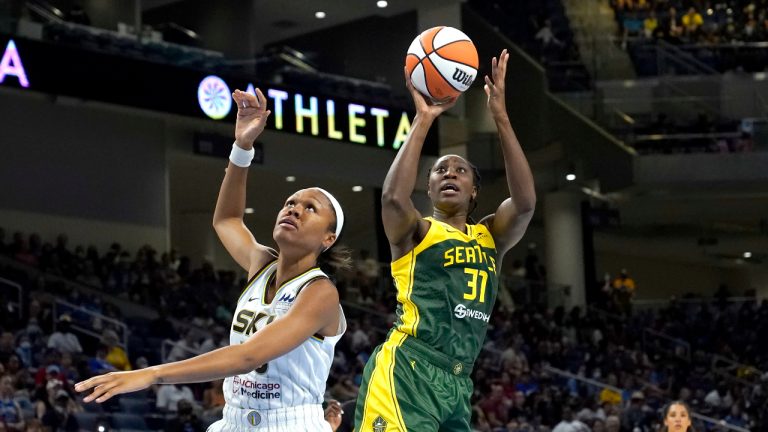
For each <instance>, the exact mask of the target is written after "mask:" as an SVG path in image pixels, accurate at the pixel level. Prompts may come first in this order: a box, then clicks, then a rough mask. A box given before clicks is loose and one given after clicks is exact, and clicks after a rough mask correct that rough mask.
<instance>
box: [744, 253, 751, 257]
mask: <svg viewBox="0 0 768 432" xmlns="http://www.w3.org/2000/svg"><path fill="white" fill-rule="evenodd" d="M744 258H752V252H744Z"/></svg>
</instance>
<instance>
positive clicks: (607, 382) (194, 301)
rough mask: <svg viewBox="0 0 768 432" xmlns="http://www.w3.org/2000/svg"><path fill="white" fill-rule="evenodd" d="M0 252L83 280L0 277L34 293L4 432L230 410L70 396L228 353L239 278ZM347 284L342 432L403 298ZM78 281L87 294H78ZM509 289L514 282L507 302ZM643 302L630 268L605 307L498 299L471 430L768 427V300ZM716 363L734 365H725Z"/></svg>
mask: <svg viewBox="0 0 768 432" xmlns="http://www.w3.org/2000/svg"><path fill="white" fill-rule="evenodd" d="M0 233H2V231H0ZM0 253H2V255H5V256H6V257H10V258H11V259H13V260H14V261H16V262H21V263H24V265H22V266H21V267H22V268H27V267H30V266H31V267H30V268H33V269H36V270H38V271H42V272H43V273H44V274H46V275H49V274H53V275H58V277H60V278H63V279H67V280H71V281H77V282H76V283H75V284H57V283H56V282H55V281H56V280H58V279H57V278H47V279H46V281H42V278H35V277H31V276H29V275H28V274H25V273H24V272H23V271H20V270H19V268H17V267H16V266H10V265H0V276H2V277H4V278H6V279H10V280H15V281H17V282H19V283H21V284H22V285H23V286H24V287H25V290H26V291H25V294H26V295H25V296H26V297H27V298H26V299H25V301H24V304H25V307H24V309H23V310H21V311H16V310H13V308H12V307H11V306H8V307H9V308H10V309H8V313H4V314H3V319H2V322H0V326H2V333H0V415H1V416H2V419H3V421H2V422H0V425H3V426H2V427H4V428H5V430H32V431H34V430H43V429H42V428H47V430H78V429H81V430H93V427H94V425H97V424H104V425H106V426H107V427H110V425H111V427H115V428H120V427H122V428H130V429H137V430H141V429H145V430H204V428H205V426H206V425H207V424H208V423H210V422H212V421H213V420H214V419H216V416H217V415H219V413H220V409H221V407H222V406H223V394H222V393H221V383H220V382H218V383H207V384H198V385H191V386H160V387H157V388H154V389H152V390H151V391H149V392H145V393H142V394H138V395H132V396H131V397H130V398H128V397H121V398H118V399H117V400H115V401H114V402H113V403H111V404H108V405H107V406H104V407H101V406H95V404H85V405H84V404H82V403H80V398H79V397H78V396H77V395H76V394H74V392H73V390H72V385H73V383H75V382H77V381H79V380H81V379H84V378H87V377H90V376H92V375H95V374H99V373H103V372H106V371H112V370H129V369H131V368H142V367H146V366H147V365H148V364H154V363H157V362H159V361H163V360H164V359H165V360H180V359H183V358H188V357H190V356H192V355H194V354H195V353H198V352H205V351H209V350H211V349H213V348H215V347H218V346H222V345H224V344H226V343H227V334H228V332H227V328H228V326H229V322H230V321H231V307H232V304H233V303H234V299H236V298H237V296H238V294H239V285H240V283H242V282H243V281H242V280H238V278H237V276H236V275H235V274H234V273H232V272H217V271H214V269H213V267H212V266H211V265H210V264H203V265H202V266H201V267H200V268H198V269H192V268H190V267H191V266H190V264H189V260H188V259H186V258H184V257H181V256H179V254H178V253H177V252H173V251H172V252H168V253H165V254H160V255H159V256H160V258H159V259H158V258H157V256H158V254H157V253H156V252H155V251H154V250H153V249H152V248H150V247H144V248H142V249H140V250H139V251H137V252H136V253H135V254H131V253H130V252H128V251H125V250H123V249H122V248H121V247H120V246H119V245H117V244H115V245H113V246H112V247H111V248H110V249H109V250H108V251H107V252H106V253H105V254H103V255H101V254H99V253H98V252H97V251H96V249H95V248H93V247H89V248H83V247H79V246H78V247H75V248H74V249H73V250H70V248H69V246H68V241H67V238H66V236H59V237H58V238H57V240H56V242H55V245H54V244H47V243H45V242H43V241H41V239H40V238H39V236H36V235H34V234H33V235H31V236H29V237H26V236H24V235H22V234H21V233H16V234H14V235H13V238H12V239H11V241H6V239H5V236H4V235H0ZM512 264H513V265H512V268H513V270H512V273H513V276H517V277H518V279H515V278H511V279H508V280H509V281H515V280H522V281H524V282H525V283H527V284H533V285H535V286H539V287H541V286H545V285H539V284H543V283H544V282H545V278H546V270H545V269H544V268H543V266H541V265H540V263H539V261H538V257H537V256H536V250H535V245H530V246H529V249H528V254H527V256H526V257H525V259H524V260H519V261H517V260H514V262H513V263H512ZM337 277H338V280H337V286H338V287H339V290H340V292H341V298H342V300H343V302H344V307H345V314H346V316H347V319H348V322H349V328H348V330H347V333H346V336H345V337H344V338H342V339H341V341H340V342H339V344H338V345H337V349H336V353H335V358H334V362H333V367H332V369H331V376H330V377H329V380H328V383H327V397H328V398H333V399H336V400H339V401H342V402H345V403H346V404H345V405H344V410H345V413H346V414H345V421H344V423H343V424H342V426H341V428H340V429H339V430H340V431H342V432H343V431H345V430H351V429H350V427H351V426H350V423H351V420H352V413H353V412H354V401H355V399H356V398H357V394H358V389H359V385H360V382H361V378H362V372H363V367H364V365H365V363H366V361H367V360H368V357H369V356H370V353H371V352H372V350H373V348H374V347H375V346H376V345H378V344H379V343H381V342H382V341H383V339H384V337H385V335H386V331H387V330H388V329H389V327H390V326H391V323H392V322H393V321H394V311H395V297H394V290H393V289H392V287H391V280H390V279H389V277H388V275H387V269H386V267H382V266H381V265H380V264H379V263H378V262H377V261H376V260H375V259H373V258H372V257H371V256H370V254H369V253H368V252H366V251H361V252H360V254H359V257H358V258H357V260H356V263H355V267H354V270H352V271H350V272H348V273H344V274H340V275H337ZM505 280H506V279H505ZM80 284H82V285H80ZM71 285H76V286H87V287H90V288H89V289H84V290H82V291H83V292H80V291H79V290H77V289H73V288H72V287H71ZM513 289H514V287H513V286H504V287H503V288H502V292H505V291H512V290H513ZM93 290H95V291H93ZM635 290H636V286H635V281H634V280H633V279H632V278H631V276H629V275H628V274H627V272H626V271H623V272H621V273H619V274H618V275H617V276H616V277H615V278H608V279H607V280H606V282H605V286H604V290H603V293H604V300H603V301H601V302H600V303H599V304H596V305H595V306H596V307H591V308H590V309H589V310H586V311H585V310H582V309H579V308H574V309H572V310H565V309H563V308H556V309H547V308H546V307H544V306H541V302H531V303H526V302H524V301H520V300H521V297H520V296H519V295H515V294H514V293H512V294H510V293H507V294H506V295H504V294H502V293H500V294H499V298H500V301H499V302H498V306H497V309H496V311H495V312H494V314H493V316H492V320H491V323H490V328H489V332H488V336H487V338H486V342H485V348H484V350H483V353H482V354H481V356H480V358H479V359H478V361H477V362H476V366H475V368H474V372H473V379H474V382H475V393H474V396H473V400H472V402H473V425H474V427H475V430H477V431H482V432H511V431H549V430H555V431H556V432H561V431H563V430H566V431H570V430H595V431H602V430H609V431H632V432H634V431H640V432H645V431H652V430H656V429H657V428H658V427H659V424H660V415H659V409H660V407H661V406H662V405H663V404H665V403H666V402H668V401H670V400H672V399H681V400H684V401H686V402H688V403H689V404H690V405H691V407H692V409H693V410H694V411H696V412H698V413H701V414H704V415H707V416H711V417H713V418H715V419H717V420H722V421H725V422H727V423H729V424H732V425H736V426H742V427H745V428H749V429H752V430H762V429H761V428H765V427H768V426H766V425H767V423H766V422H767V421H768V418H766V413H768V405H767V404H768V374H766V373H765V371H766V370H768V347H766V345H765V344H761V341H760V339H759V335H761V334H763V335H764V334H767V333H766V332H768V303H767V302H763V303H761V304H757V303H756V302H754V301H753V302H743V303H741V304H732V303H729V302H728V301H727V298H728V295H727V294H724V293H723V292H720V293H719V295H718V297H717V299H712V300H711V301H707V302H701V303H690V302H682V301H672V302H670V303H669V304H668V305H667V306H666V307H664V308H662V309H658V310H633V309H632V308H631V303H632V302H631V300H632V297H633V296H634V293H635ZM85 291H88V293H85ZM93 292H95V294H93ZM99 293H103V294H108V295H100V294H99ZM0 294H1V295H2V296H3V298H2V300H3V304H6V305H12V304H13V303H14V302H13V297H12V291H8V290H0ZM56 298H59V299H64V300H66V301H67V302H69V303H73V304H75V305H77V306H81V307H83V308H85V309H87V310H89V311H93V312H97V311H98V312H99V313H102V314H103V315H104V316H105V317H109V318H113V319H115V322H123V323H125V324H126V325H127V327H128V332H126V331H125V330H124V329H122V328H121V327H120V326H117V325H113V324H112V321H109V320H108V319H106V318H105V319H103V321H102V322H101V323H99V325H94V323H93V322H90V323H86V322H84V321H83V317H82V315H83V313H82V311H81V310H79V309H77V308H72V309H71V310H69V309H64V310H61V309H57V310H56V311H54V309H53V302H54V299H56ZM502 298H507V300H504V301H502V300H501V299H502ZM113 299H120V300H124V301H133V302H135V306H136V307H143V306H139V305H144V304H149V305H151V306H152V307H153V308H157V310H160V311H162V312H163V313H162V314H160V315H159V316H158V317H157V318H155V319H154V320H146V319H145V320H141V319H137V318H131V317H127V318H126V317H124V316H123V315H131V314H130V313H127V312H126V311H125V310H123V311H121V310H120V309H119V308H118V307H117V306H115V305H114V304H113ZM58 307H59V308H61V306H58ZM17 312H21V314H20V315H21V317H20V318H19V317H18V315H16V313H17ZM184 314H189V315H186V316H187V318H186V319H185V320H184V321H185V323H190V322H195V323H196V324H197V326H189V325H182V324H180V323H179V322H178V321H173V318H174V317H179V316H184ZM172 321H173V322H172ZM198 326H199V327H198ZM201 327H205V328H207V329H209V330H208V331H202V330H200V328H201ZM80 329H86V330H88V332H82V331H79V330H80ZM125 333H128V334H125ZM649 334H650V335H651V336H652V335H658V334H663V335H664V338H661V337H655V338H654V337H649ZM163 340H173V341H175V342H174V343H172V344H171V345H170V349H169V350H167V352H165V358H164V359H163V358H162V356H161V355H160V352H159V351H160V350H161V349H160V347H159V346H158V342H162V341H163ZM717 358H723V359H732V360H734V361H735V363H728V364H727V366H724V367H722V368H720V369H717V368H716V366H717V361H715V359H717ZM734 365H736V366H734ZM99 422H101V423H99ZM128 426H130V427H128ZM698 426H699V428H698V429H697V430H707V429H708V428H709V426H707V425H706V424H699V425H698ZM177 427H178V428H182V429H175V428H177ZM184 428H186V429H184ZM0 430H3V429H2V428H0Z"/></svg>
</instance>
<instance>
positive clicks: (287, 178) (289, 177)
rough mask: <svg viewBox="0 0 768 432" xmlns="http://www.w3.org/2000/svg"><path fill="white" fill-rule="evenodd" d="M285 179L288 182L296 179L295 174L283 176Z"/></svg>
mask: <svg viewBox="0 0 768 432" xmlns="http://www.w3.org/2000/svg"><path fill="white" fill-rule="evenodd" d="M285 181H287V182H288V183H293V182H295V181H296V176H288V177H286V178H285Z"/></svg>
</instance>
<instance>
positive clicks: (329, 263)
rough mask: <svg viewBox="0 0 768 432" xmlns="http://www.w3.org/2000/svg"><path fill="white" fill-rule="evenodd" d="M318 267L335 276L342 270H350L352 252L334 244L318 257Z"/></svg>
mask: <svg viewBox="0 0 768 432" xmlns="http://www.w3.org/2000/svg"><path fill="white" fill-rule="evenodd" d="M317 265H318V267H320V270H322V271H323V272H325V273H326V274H328V275H334V274H336V273H337V272H338V271H340V270H349V269H351V268H352V251H351V250H350V249H349V248H348V247H346V246H342V245H337V244H336V243H334V244H333V246H331V247H330V248H329V249H328V250H326V251H325V252H323V253H321V254H320V256H319V257H317Z"/></svg>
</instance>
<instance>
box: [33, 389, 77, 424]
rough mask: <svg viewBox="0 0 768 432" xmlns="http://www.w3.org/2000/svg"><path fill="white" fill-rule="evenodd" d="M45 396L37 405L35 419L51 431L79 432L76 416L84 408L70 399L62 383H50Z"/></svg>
mask: <svg viewBox="0 0 768 432" xmlns="http://www.w3.org/2000/svg"><path fill="white" fill-rule="evenodd" d="M44 394H45V396H44V397H42V398H40V399H39V400H38V401H37V403H36V405H35V418H37V419H38V420H40V422H42V424H43V426H44V427H47V428H50V429H51V430H54V431H66V432H70V431H71V432H77V430H78V429H79V426H78V422H77V418H75V415H74V414H75V413H78V412H81V411H82V408H81V407H80V406H79V405H78V404H77V403H76V402H75V401H74V400H72V398H71V397H69V393H67V392H66V390H64V388H63V385H62V382H61V381H59V380H50V381H48V384H46V386H45V393H44Z"/></svg>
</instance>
